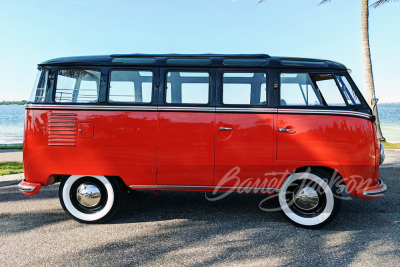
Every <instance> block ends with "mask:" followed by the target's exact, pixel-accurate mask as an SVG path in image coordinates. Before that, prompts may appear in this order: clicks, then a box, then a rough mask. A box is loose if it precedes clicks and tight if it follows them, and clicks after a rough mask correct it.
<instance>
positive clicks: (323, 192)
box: [279, 170, 341, 228]
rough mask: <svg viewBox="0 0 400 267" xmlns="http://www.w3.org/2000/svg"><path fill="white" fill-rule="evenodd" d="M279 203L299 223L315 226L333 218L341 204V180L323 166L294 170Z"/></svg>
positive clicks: (283, 189) (293, 220)
mask: <svg viewBox="0 0 400 267" xmlns="http://www.w3.org/2000/svg"><path fill="white" fill-rule="evenodd" d="M279 204H280V206H281V209H282V211H283V213H284V214H285V215H286V217H287V218H288V219H289V220H290V221H292V222H293V223H294V224H296V225H300V226H303V227H308V228H313V227H318V226H322V225H324V224H326V223H328V222H329V221H331V220H332V219H333V218H334V216H335V215H336V213H337V212H338V211H339V209H340V206H341V194H340V190H339V187H338V184H337V182H334V181H333V180H332V177H330V175H329V174H328V173H327V172H325V171H323V170H312V171H311V172H300V173H294V174H291V175H290V176H289V177H288V178H287V179H286V181H285V182H284V184H283V185H282V188H281V189H280V191H279Z"/></svg>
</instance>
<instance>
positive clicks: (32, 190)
mask: <svg viewBox="0 0 400 267" xmlns="http://www.w3.org/2000/svg"><path fill="white" fill-rule="evenodd" d="M41 187H42V185H41V184H40V183H29V182H27V181H25V180H22V181H21V182H20V183H19V184H18V189H19V191H21V192H22V193H24V194H27V195H34V194H36V193H37V192H39V190H40V188H41Z"/></svg>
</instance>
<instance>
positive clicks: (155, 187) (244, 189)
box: [129, 185, 279, 193]
mask: <svg viewBox="0 0 400 267" xmlns="http://www.w3.org/2000/svg"><path fill="white" fill-rule="evenodd" d="M129 187H130V188H131V189H142V190H189V191H214V190H217V191H240V192H252V191H253V192H254V193H259V192H260V191H261V193H267V192H271V193H273V192H279V189H276V188H254V187H230V186H201V185H200V186H196V185H130V186H129Z"/></svg>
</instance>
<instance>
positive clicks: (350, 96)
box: [336, 75, 361, 105]
mask: <svg viewBox="0 0 400 267" xmlns="http://www.w3.org/2000/svg"><path fill="white" fill-rule="evenodd" d="M336 79H337V81H338V84H339V87H340V90H342V92H343V95H344V96H345V98H346V100H347V103H348V104H349V105H360V104H361V102H360V100H359V99H358V96H357V94H356V92H355V91H354V90H353V88H352V87H351V85H350V83H349V81H348V80H347V78H346V76H344V75H336Z"/></svg>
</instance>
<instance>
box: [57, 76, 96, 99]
mask: <svg viewBox="0 0 400 267" xmlns="http://www.w3.org/2000/svg"><path fill="white" fill-rule="evenodd" d="M100 75H101V73H100V71H96V70H73V69H69V70H59V71H58V75H57V85H56V92H55V98H54V101H55V102H59V103H95V102H97V101H98V98H99V88H100Z"/></svg>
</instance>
